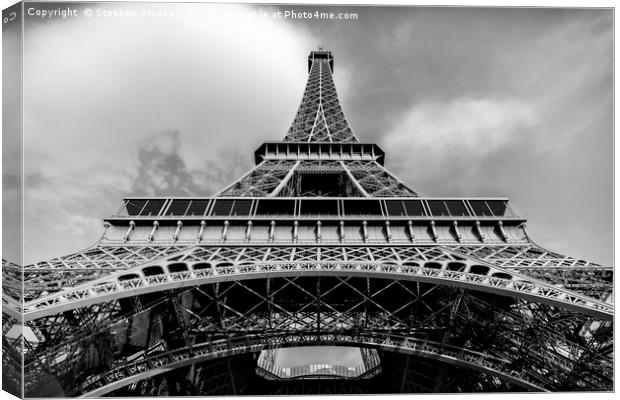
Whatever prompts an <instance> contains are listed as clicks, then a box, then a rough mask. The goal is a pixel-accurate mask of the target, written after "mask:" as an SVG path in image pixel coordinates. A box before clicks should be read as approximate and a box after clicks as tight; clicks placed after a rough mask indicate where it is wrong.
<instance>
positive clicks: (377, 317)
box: [25, 274, 613, 395]
mask: <svg viewBox="0 0 620 400" xmlns="http://www.w3.org/2000/svg"><path fill="white" fill-rule="evenodd" d="M93 316H96V318H93ZM28 326H29V327H30V328H31V329H32V330H33V332H34V334H35V335H36V336H37V337H38V338H39V339H40V341H41V342H40V343H39V344H38V346H36V347H35V345H32V346H31V347H30V348H29V352H28V354H27V355H26V360H27V362H26V369H25V371H26V376H27V377H31V378H32V379H26V382H28V384H29V386H30V387H29V388H27V391H30V392H31V393H33V395H35V394H36V393H37V390H38V389H37V388H36V379H35V377H37V376H41V375H43V374H44V373H46V374H49V375H52V376H55V377H56V379H57V380H58V381H59V382H61V384H60V386H62V387H65V388H68V390H69V391H70V392H69V393H67V394H68V395H71V394H72V393H73V394H74V393H77V392H81V391H83V390H82V389H81V388H79V387H75V384H76V383H77V382H90V383H93V382H95V381H97V380H98V379H100V378H99V376H103V375H105V376H108V377H109V378H105V379H106V381H105V382H108V383H109V382H111V380H115V379H125V377H121V375H119V374H122V373H125V372H122V371H125V370H126V368H129V367H131V368H134V367H133V366H135V367H136V368H138V366H139V365H141V366H142V367H140V368H143V367H144V368H146V367H148V368H147V369H149V368H150V369H153V368H159V366H158V363H159V362H162V361H161V360H162V359H160V358H159V357H160V356H159V355H158V354H159V353H160V352H161V353H166V354H168V353H170V354H177V353H176V352H177V351H178V352H181V353H183V354H184V352H187V353H188V354H189V353H191V351H193V349H194V348H195V347H196V346H197V344H204V346H207V347H208V343H216V342H217V341H218V340H224V339H225V340H228V341H231V340H237V339H238V340H241V341H243V340H245V339H243V338H245V337H246V336H247V335H248V334H250V335H251V334H255V335H258V337H261V338H263V337H274V338H277V337H291V338H295V337H300V338H306V339H303V340H306V342H298V343H299V344H310V343H319V342H320V340H323V339H322V338H323V337H330V336H329V335H336V336H333V337H340V338H344V337H349V338H351V337H362V336H363V337H364V338H370V337H374V338H377V337H381V338H383V339H382V340H383V341H378V340H379V339H376V340H375V341H374V342H373V341H372V340H370V339H368V340H367V342H365V343H367V345H369V346H370V345H381V346H387V345H388V344H389V343H388V342H387V341H386V340H387V339H385V338H386V337H388V336H389V337H390V339H389V340H392V341H393V340H396V339H394V338H400V340H402V343H401V344H399V345H397V346H396V347H407V346H408V344H407V343H417V344H423V343H427V346H431V347H429V348H432V349H435V350H434V352H435V353H434V354H441V355H442V356H446V357H453V358H454V354H453V352H454V351H457V350H455V349H459V350H458V352H459V354H461V355H471V354H478V355H479V354H482V355H483V357H481V358H475V357H474V358H471V357H469V356H468V357H469V358H467V360H469V362H470V363H473V364H476V363H479V364H476V365H477V367H476V368H488V365H487V361H488V360H495V361H498V362H499V361H501V368H500V369H499V370H498V371H499V372H501V373H505V374H508V375H510V376H511V377H517V378H518V379H521V380H524V381H525V382H529V384H530V385H532V387H533V386H536V387H538V388H542V389H544V390H561V389H566V388H573V389H574V388H579V387H598V388H605V387H609V386H610V385H611V384H612V383H611V382H613V380H612V378H611V377H610V375H609V374H610V373H611V371H613V367H612V366H613V364H612V360H611V358H612V357H611V355H610V349H611V347H610V346H611V342H610V337H611V336H610V331H611V329H612V326H611V323H610V322H604V321H600V320H597V319H596V318H594V317H590V316H587V315H585V314H583V313H578V312H573V311H570V310H566V309H564V308H558V307H555V306H552V305H546V304H542V303H537V302H530V301H528V300H526V299H518V298H517V299H515V298H512V297H511V296H505V295H499V294H493V293H483V292H480V291H475V290H470V289H463V288H459V287H452V286H446V285H442V284H435V283H432V282H417V281H405V280H402V279H379V278H373V277H370V276H346V277H342V276H317V275H312V276H301V275H299V274H298V275H295V276H280V277H275V276H270V277H267V278H258V277H255V279H247V280H228V281H219V282H216V283H209V284H203V285H198V286H193V287H190V288H183V289H171V290H165V291H163V290H162V291H158V292H155V293H145V294H141V295H137V296H133V297H124V298H117V299H115V300H111V301H108V302H105V303H98V304H93V305H90V306H84V307H80V308H77V309H73V310H72V311H65V312H63V313H59V314H55V315H52V316H48V317H43V318H38V319H36V320H33V321H31V322H29V323H28ZM269 335H272V336H269ZM324 335H328V336H324ZM337 335H342V336H337ZM381 335H383V336H381ZM319 339H320V340H319ZM274 340H275V341H273V342H270V344H271V345H283V344H285V343H284V342H278V341H277V340H276V339H274ZM291 340H293V339H291ZM296 340H297V339H296ZM298 340H302V339H298ZM308 340H314V341H315V342H311V341H310V342H308ZM364 340H366V339H364ZM359 342H360V341H359V340H358V339H355V340H353V341H351V342H349V343H350V344H352V345H357V344H358V343H359ZM217 343H220V342H217ZM244 343H245V342H244ZM296 343H297V342H296ZM334 343H335V342H334ZM338 343H341V344H346V340H344V339H342V340H341V341H340V342H338ZM373 343H374V344H373ZM437 343H440V344H441V346H442V347H441V349H442V350H441V351H442V352H441V353H437V351H438V347H437ZM258 345H259V344H252V346H258ZM201 346H202V345H201ZM416 346H417V345H416ZM433 346H434V347H433ZM261 348H262V347H261ZM416 348H418V347H416ZM240 351H241V350H240ZM243 351H246V350H243ZM443 351H446V353H443ZM427 352H432V351H431V350H427ZM226 354H228V353H226ZM147 355H152V356H153V357H155V358H149V357H147ZM145 357H146V358H145ZM162 357H163V356H162ZM185 357H186V356H183V357H182V358H183V359H185ZM459 357H460V356H459ZM463 357H464V356H463ZM142 358H145V360H147V361H148V360H150V361H148V362H147V361H145V362H143V363H140V362H138V360H140V359H142ZM457 358H458V357H457ZM156 359H157V360H160V361H157V362H155V361H154V360H156ZM459 359H461V358H459ZM166 360H168V358H166ZM151 361H152V362H151ZM167 362H168V361H166V363H167ZM188 362H189V361H188ZM192 362H193V361H192ZM149 363H150V364H149ZM134 364H135V365H134ZM162 365H163V364H162ZM183 365H185V364H183ZM494 365H495V364H494ZM472 368H473V367H472ZM494 368H499V366H495V367H494ZM101 371H105V372H103V375H102V372H101ZM111 371H117V372H114V373H112V372H111ZM118 371H121V372H118ZM136 371H137V370H136ZM139 372H140V371H139ZM142 372H145V373H146V370H143V371H141V372H140V373H142ZM110 374H112V375H110ZM131 376H133V374H132V375H131ZM102 379H103V378H102ZM132 379H133V378H132ZM140 379H142V378H140ZM114 387H117V386H114ZM89 390H90V389H89Z"/></svg>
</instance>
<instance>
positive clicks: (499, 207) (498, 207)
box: [487, 200, 514, 217]
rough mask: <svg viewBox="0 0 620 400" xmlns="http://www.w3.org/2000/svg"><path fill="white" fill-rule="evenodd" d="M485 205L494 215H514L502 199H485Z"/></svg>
mask: <svg viewBox="0 0 620 400" xmlns="http://www.w3.org/2000/svg"><path fill="white" fill-rule="evenodd" d="M487 205H488V206H489V208H490V209H491V212H492V213H493V215H495V216H496V217H514V215H513V213H512V212H511V211H510V208H509V207H508V204H507V203H506V202H505V201H503V200H487Z"/></svg>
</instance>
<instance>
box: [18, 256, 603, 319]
mask: <svg viewBox="0 0 620 400" xmlns="http://www.w3.org/2000/svg"><path fill="white" fill-rule="evenodd" d="M245 250H249V251H247V252H248V253H249V254H250V255H252V254H253V252H256V251H257V249H245ZM218 251H222V252H223V253H224V254H225V253H226V252H227V251H229V252H230V251H233V249H226V248H221V249H217V250H216V252H215V253H214V252H213V249H212V248H211V249H209V248H201V247H196V248H190V249H188V250H186V251H184V252H183V253H182V254H180V255H179V254H177V255H175V256H172V257H168V258H165V259H160V260H157V261H156V262H149V263H145V264H141V265H139V266H137V267H133V268H130V269H128V270H124V271H121V272H114V273H112V274H110V275H106V276H105V277H103V278H99V279H95V280H91V281H89V282H87V283H85V284H82V285H78V286H75V287H73V288H70V289H68V290H63V291H59V292H56V293H53V294H51V295H49V296H44V297H40V298H38V299H36V300H33V301H29V302H26V303H25V304H24V306H23V311H24V318H25V320H32V319H36V318H40V317H42V316H46V315H51V314H56V313H58V312H62V311H67V310H71V309H74V308H77V307H83V306H87V305H91V304H96V303H100V302H105V301H109V300H113V299H119V298H125V297H130V296H135V295H138V294H145V293H151V292H156V291H161V290H170V289H178V288H183V287H190V286H194V285H201V284H209V283H216V282H223V281H229V280H247V279H257V278H267V277H287V276H288V277H290V276H365V277H372V278H382V279H401V280H409V281H418V282H430V283H437V284H442V285H448V286H454V287H463V288H471V289H475V290H480V291H486V292H491V293H498V294H504V295H510V296H515V297H520V298H525V299H529V300H532V301H537V302H541V303H544V304H549V305H556V306H559V307H564V308H567V309H571V310H575V311H578V312H583V313H585V314H588V315H592V316H596V317H599V318H602V319H607V320H609V319H612V318H613V310H614V307H613V305H611V304H609V303H605V302H603V301H599V300H597V299H594V298H592V297H589V296H585V295H581V294H579V293H576V292H573V291H569V290H566V289H564V288H562V287H558V286H555V285H552V284H549V283H546V282H544V281H542V280H538V279H535V278H532V277H530V276H527V275H523V274H521V273H519V272H517V271H515V270H510V269H507V268H504V267H499V266H497V265H496V264H490V263H487V262H484V261H481V260H478V259H475V258H470V257H468V256H466V255H463V256H459V255H455V254H454V253H451V252H450V251H449V250H447V249H441V248H436V247H429V248H426V249H425V250H424V248H422V249H420V248H411V247H409V248H403V249H402V251H410V252H411V251H414V252H415V251H417V252H418V253H417V254H416V255H417V256H414V257H401V258H399V259H389V260H381V259H379V260H377V259H375V260H373V261H369V260H367V259H364V260H356V259H355V254H356V252H358V253H362V254H363V253H365V251H366V249H365V248H361V249H360V248H350V249H348V250H347V249H346V248H345V247H334V248H316V247H315V248H312V247H284V248H279V249H277V251H278V252H279V253H278V254H279V257H278V254H270V256H271V257H269V258H267V255H266V254H265V256H264V257H263V258H262V259H260V258H254V260H259V261H243V260H236V261H232V262H231V261H229V259H227V258H226V257H221V255H219V254H217V252H218ZM263 251H264V250H263ZM383 251H384V252H387V253H390V252H392V251H394V248H386V249H384V250H383ZM424 251H431V252H433V253H434V254H433V256H432V257H421V256H420V255H421V254H424ZM343 252H348V254H347V253H343ZM304 253H309V254H311V257H307V258H306V260H307V261H305V260H304V257H303V254H304ZM319 253H320V256H317V254H319ZM365 257H367V254H366V255H365ZM317 258H318V259H317ZM343 259H344V260H346V261H340V260H343ZM292 260H295V261H292Z"/></svg>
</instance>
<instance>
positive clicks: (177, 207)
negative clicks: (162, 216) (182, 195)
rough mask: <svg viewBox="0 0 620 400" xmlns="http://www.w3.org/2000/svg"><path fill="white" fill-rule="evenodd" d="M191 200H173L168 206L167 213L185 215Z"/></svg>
mask: <svg viewBox="0 0 620 400" xmlns="http://www.w3.org/2000/svg"><path fill="white" fill-rule="evenodd" d="M190 202H191V200H172V203H170V207H168V211H167V212H166V215H172V216H177V215H179V216H181V215H185V212H186V211H187V207H189V203H190Z"/></svg>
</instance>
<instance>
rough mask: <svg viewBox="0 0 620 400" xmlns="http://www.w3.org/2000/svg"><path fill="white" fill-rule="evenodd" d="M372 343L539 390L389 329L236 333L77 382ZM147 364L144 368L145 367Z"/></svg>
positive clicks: (105, 388)
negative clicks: (285, 350)
mask: <svg viewBox="0 0 620 400" xmlns="http://www.w3.org/2000/svg"><path fill="white" fill-rule="evenodd" d="M351 343H356V344H357V345H359V346H365V347H372V348H377V349H381V350H384V351H397V352H401V353H405V354H415V355H418V356H422V357H429V358H433V359H438V360H441V361H443V362H447V363H452V364H455V365H460V366H465V367H468V368H474V369H476V370H480V371H483V372H485V373H487V374H490V375H494V376H498V377H499V378H500V379H503V380H507V381H510V382H513V383H515V384H517V385H519V386H521V387H523V388H524V389H528V390H536V391H544V389H543V388H542V387H539V386H538V385H537V384H536V383H533V382H530V381H529V379H528V377H527V375H526V374H524V373H523V372H521V371H511V370H510V367H509V366H508V364H507V363H506V362H505V361H501V360H497V359H494V358H490V357H485V356H484V355H483V354H479V353H475V352H471V351H466V350H464V349H458V348H451V347H447V346H445V345H442V344H440V343H433V342H430V341H422V340H416V339H411V338H407V337H398V336H393V335H389V334H374V335H365V334H359V335H347V334H308V335H290V334H284V335H269V334H267V335H265V334H262V335H247V336H244V337H240V338H235V339H223V340H218V341H211V342H208V343H204V344H197V345H195V346H193V347H192V349H191V350H192V351H191V352H189V351H188V350H187V349H179V350H176V351H173V352H169V353H164V354H157V355H152V356H151V355H146V357H145V358H144V359H143V360H140V361H136V362H133V363H131V364H125V365H123V366H122V367H120V368H116V369H112V370H110V371H108V372H106V373H105V374H103V375H100V376H98V377H97V378H96V379H91V380H90V381H89V382H88V383H87V384H86V385H84V386H82V387H81V388H80V392H81V394H82V396H86V397H94V396H102V395H104V394H106V393H109V392H110V391H113V390H115V389H118V388H119V387H122V386H126V385H129V384H131V383H133V382H136V381H139V380H142V379H146V378H149V377H153V376H156V375H159V374H161V373H164V372H167V371H170V370H172V369H176V368H180V367H183V366H187V365H191V364H194V363H198V362H202V361H205V360H209V359H214V358H220V357H226V356H228V355H230V354H239V353H243V352H258V351H261V350H263V349H265V348H268V347H273V346H274V345H277V346H279V347H287V346H302V345H309V344H321V345H351ZM146 366H148V368H146Z"/></svg>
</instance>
